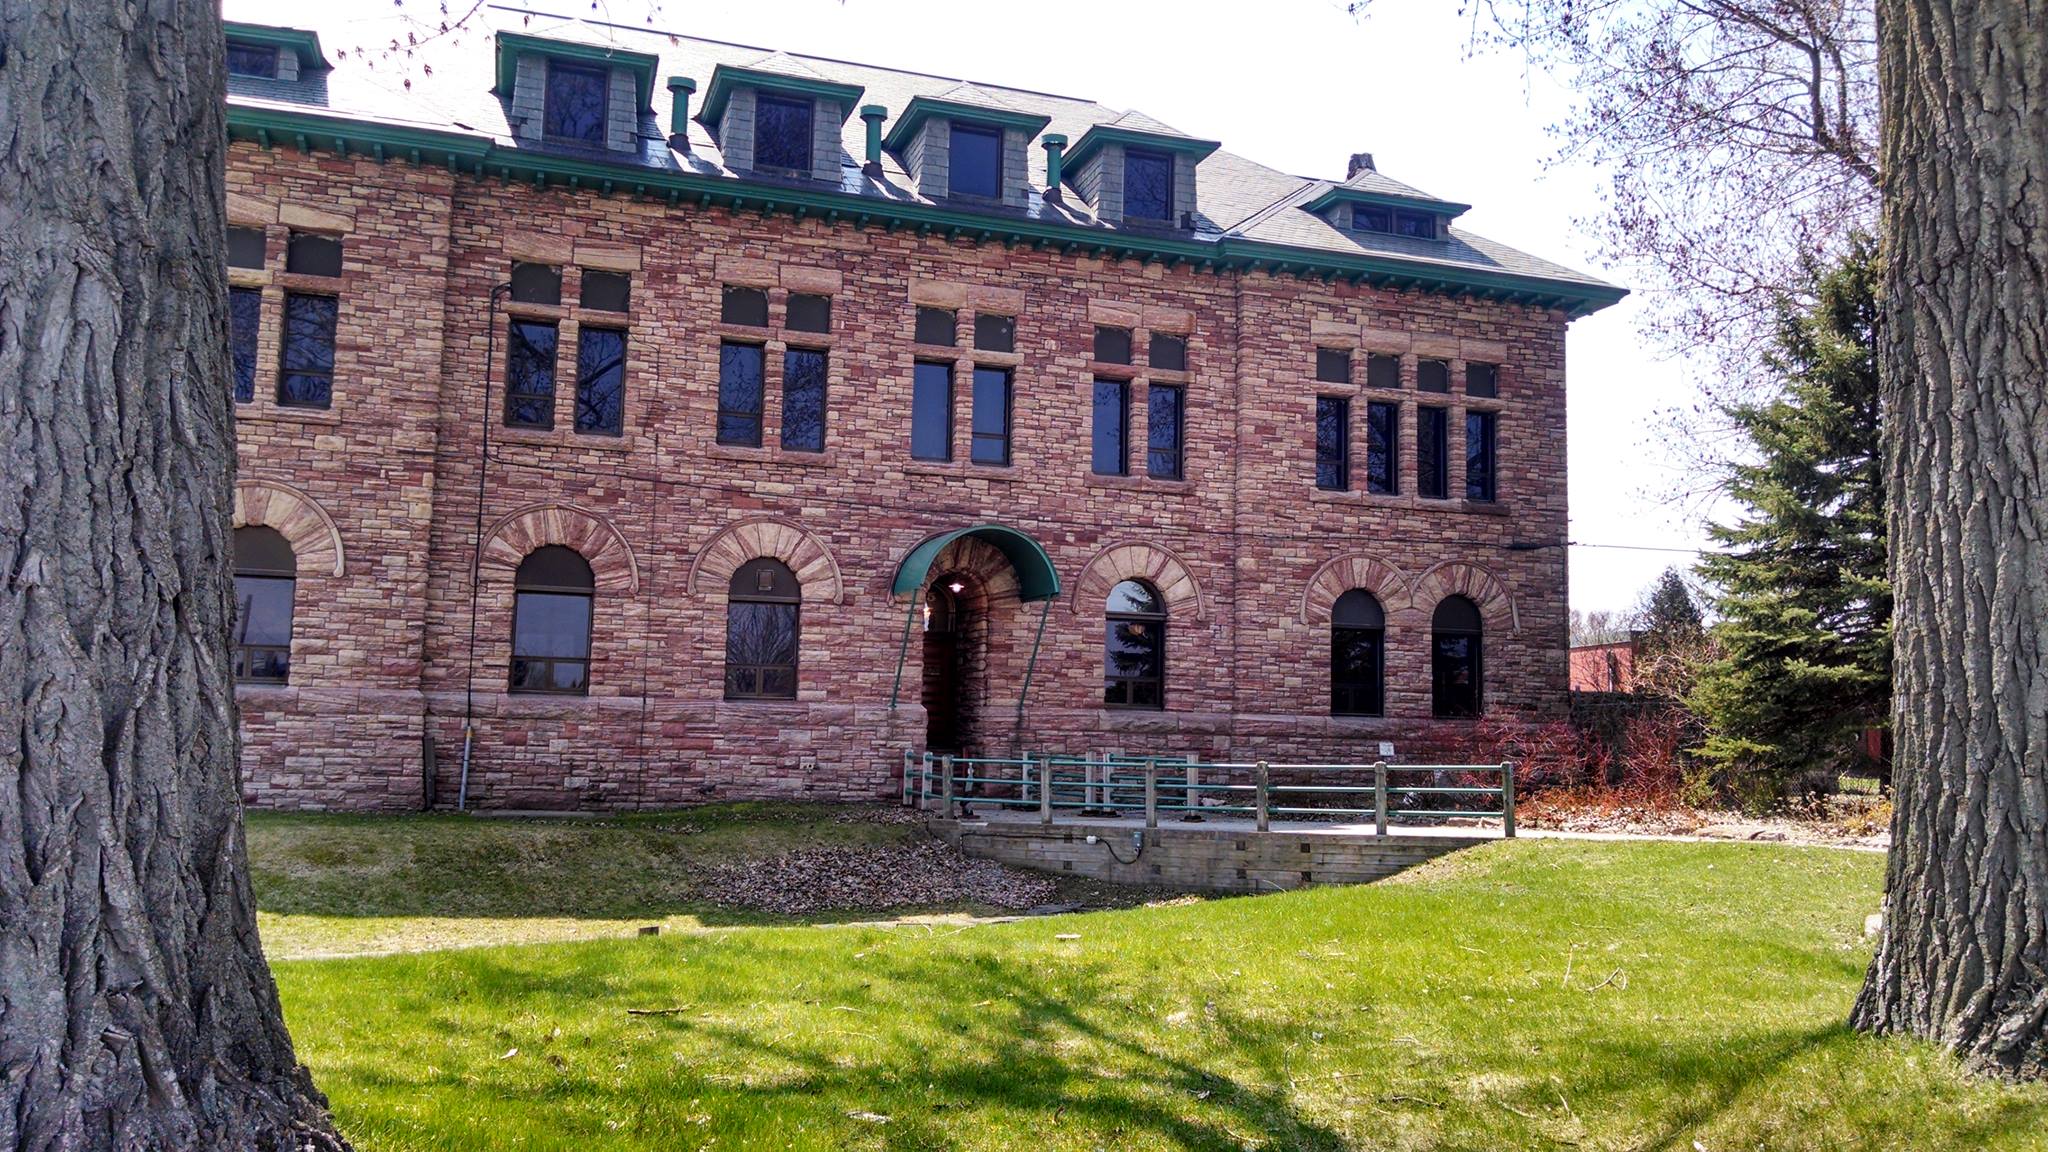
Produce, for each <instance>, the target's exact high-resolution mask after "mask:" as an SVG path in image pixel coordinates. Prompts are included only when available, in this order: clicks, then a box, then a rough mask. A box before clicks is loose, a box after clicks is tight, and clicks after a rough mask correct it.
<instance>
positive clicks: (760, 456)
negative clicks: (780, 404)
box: [704, 444, 839, 468]
mask: <svg viewBox="0 0 2048 1152" xmlns="http://www.w3.org/2000/svg"><path fill="white" fill-rule="evenodd" d="M704 454H705V455H706V456H708V457H710V458H711V459H713V460H732V461H736V462H745V463H748V464H787V465H794V466H796V467H800V468H836V467H838V466H839V453H838V452H837V451H836V450H835V449H831V448H827V449H825V450H824V451H823V452H799V451H797V450H795V449H792V448H783V447H780V446H776V445H767V444H764V445H762V446H761V447H759V448H748V447H745V446H742V445H737V444H713V445H711V447H710V448H708V449H706V450H705V453H704Z"/></svg>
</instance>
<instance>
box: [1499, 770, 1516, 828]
mask: <svg viewBox="0 0 2048 1152" xmlns="http://www.w3.org/2000/svg"><path fill="white" fill-rule="evenodd" d="M1500 834H1501V835H1502V836H1505V837H1507V838H1508V839H1510V840H1512V839H1514V838H1515V762H1514V761H1512V760H1505V761H1502V762H1501V766H1500Z"/></svg>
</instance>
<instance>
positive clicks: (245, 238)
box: [228, 228, 263, 268]
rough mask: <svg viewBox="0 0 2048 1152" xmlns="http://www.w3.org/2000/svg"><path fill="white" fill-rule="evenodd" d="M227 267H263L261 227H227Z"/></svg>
mask: <svg viewBox="0 0 2048 1152" xmlns="http://www.w3.org/2000/svg"><path fill="white" fill-rule="evenodd" d="M228 267H230V268H261V267H263V229H261V228H230V229H228Z"/></svg>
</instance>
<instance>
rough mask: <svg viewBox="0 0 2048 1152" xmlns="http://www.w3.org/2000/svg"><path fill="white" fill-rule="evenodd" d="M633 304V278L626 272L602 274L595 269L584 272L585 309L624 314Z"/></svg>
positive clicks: (583, 298)
mask: <svg viewBox="0 0 2048 1152" xmlns="http://www.w3.org/2000/svg"><path fill="white" fill-rule="evenodd" d="M632 302H633V278H632V277H631V276H628V275H627V274H626V273H624V272H600V271H598V270H597V269H595V268H585V269H584V270H583V297H582V304H583V306H584V307H585V308H592V309H595V310H597V311H599V312H624V311H626V310H627V309H628V308H629V307H630V306H631V305H632Z"/></svg>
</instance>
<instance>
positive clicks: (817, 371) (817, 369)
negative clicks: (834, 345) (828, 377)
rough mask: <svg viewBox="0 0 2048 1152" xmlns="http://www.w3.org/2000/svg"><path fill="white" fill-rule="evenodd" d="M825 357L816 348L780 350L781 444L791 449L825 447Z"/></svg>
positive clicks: (808, 450)
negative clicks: (781, 351)
mask: <svg viewBox="0 0 2048 1152" xmlns="http://www.w3.org/2000/svg"><path fill="white" fill-rule="evenodd" d="M825 357H826V354H825V352H824V351H822V350H821V349H817V348H791V349H789V350H787V351H785V352H784V353H783V354H782V446H783V447H784V448H788V449H790V450H791V451H795V452H823V451H824V450H825Z"/></svg>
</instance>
